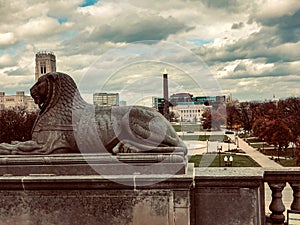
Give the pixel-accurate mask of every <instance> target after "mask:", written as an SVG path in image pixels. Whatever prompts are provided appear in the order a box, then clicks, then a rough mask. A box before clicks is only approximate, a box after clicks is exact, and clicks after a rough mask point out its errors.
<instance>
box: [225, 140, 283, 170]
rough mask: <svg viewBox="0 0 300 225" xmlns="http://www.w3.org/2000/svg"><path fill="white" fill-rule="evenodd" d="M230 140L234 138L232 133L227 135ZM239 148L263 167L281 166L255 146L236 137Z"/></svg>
mask: <svg viewBox="0 0 300 225" xmlns="http://www.w3.org/2000/svg"><path fill="white" fill-rule="evenodd" d="M228 136H229V137H230V138H231V140H234V138H235V137H234V135H228ZM238 144H239V148H240V149H242V150H243V151H244V152H246V154H248V155H249V156H250V157H251V158H252V159H254V160H255V161H256V162H257V163H258V164H259V165H261V166H262V167H264V168H281V167H282V166H281V165H280V164H278V163H276V162H274V161H273V160H271V159H269V157H268V156H266V155H264V154H262V153H260V152H259V151H258V150H256V149H255V148H253V147H251V146H250V145H248V143H247V142H245V141H244V140H243V139H241V138H238Z"/></svg>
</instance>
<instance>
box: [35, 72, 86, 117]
mask: <svg viewBox="0 0 300 225" xmlns="http://www.w3.org/2000/svg"><path fill="white" fill-rule="evenodd" d="M30 94H31V96H32V98H33V99H34V102H35V103H36V104H38V106H39V108H40V110H41V113H40V114H43V113H45V112H46V111H48V110H49V109H51V108H55V107H59V109H60V110H62V109H64V110H66V109H71V108H73V107H78V105H85V101H84V100H83V99H82V98H81V96H80V93H79V91H78V89H77V86H76V84H75V82H74V80H73V79H72V78H71V77H70V76H69V75H67V74H64V73H60V72H51V73H47V74H45V75H43V76H41V77H40V78H39V79H38V81H37V82H36V83H35V84H34V85H33V86H32V87H31V89H30Z"/></svg>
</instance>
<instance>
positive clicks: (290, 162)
mask: <svg viewBox="0 0 300 225" xmlns="http://www.w3.org/2000/svg"><path fill="white" fill-rule="evenodd" d="M279 164H280V165H282V166H284V167H296V166H297V160H296V159H280V161H279Z"/></svg>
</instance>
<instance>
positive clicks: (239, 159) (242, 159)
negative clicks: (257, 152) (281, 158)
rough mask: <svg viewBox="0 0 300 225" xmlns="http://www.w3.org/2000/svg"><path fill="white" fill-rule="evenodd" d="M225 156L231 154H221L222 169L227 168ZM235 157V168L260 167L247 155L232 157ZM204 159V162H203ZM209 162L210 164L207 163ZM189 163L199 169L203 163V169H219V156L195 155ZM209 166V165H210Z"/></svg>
mask: <svg viewBox="0 0 300 225" xmlns="http://www.w3.org/2000/svg"><path fill="white" fill-rule="evenodd" d="M225 155H227V156H230V155H229V154H221V155H220V156H221V160H220V162H221V167H224V166H225V162H224V157H225ZM232 157H233V164H232V166H233V167H260V165H259V164H258V163H256V162H255V161H254V160H253V159H252V158H250V157H249V156H247V155H232ZM202 158H203V160H202ZM205 161H207V162H208V163H206V162H205ZM189 162H191V163H194V164H195V167H199V165H200V162H201V165H200V166H201V167H202V166H203V167H207V166H208V167H219V155H213V154H208V155H204V157H203V155H193V156H190V158H189ZM208 164H209V165H208Z"/></svg>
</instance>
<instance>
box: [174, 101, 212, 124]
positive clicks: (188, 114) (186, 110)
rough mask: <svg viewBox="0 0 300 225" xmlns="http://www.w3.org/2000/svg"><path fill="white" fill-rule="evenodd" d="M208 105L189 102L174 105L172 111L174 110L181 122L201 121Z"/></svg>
mask: <svg viewBox="0 0 300 225" xmlns="http://www.w3.org/2000/svg"><path fill="white" fill-rule="evenodd" d="M206 107H207V106H205V105H196V104H194V103H192V102H189V103H188V104H180V105H176V106H173V107H172V108H171V109H170V111H171V112H174V115H175V118H177V120H178V121H180V122H200V121H201V120H202V118H203V117H202V114H203V113H204V111H205V109H206Z"/></svg>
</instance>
